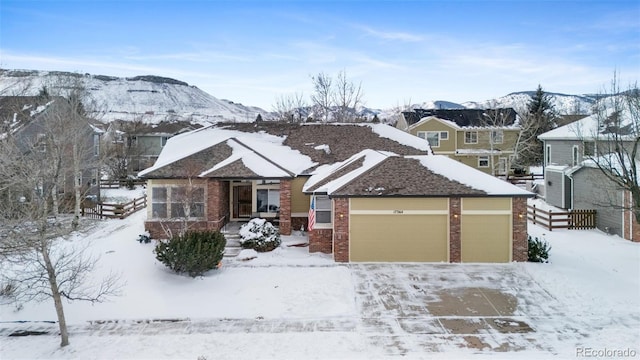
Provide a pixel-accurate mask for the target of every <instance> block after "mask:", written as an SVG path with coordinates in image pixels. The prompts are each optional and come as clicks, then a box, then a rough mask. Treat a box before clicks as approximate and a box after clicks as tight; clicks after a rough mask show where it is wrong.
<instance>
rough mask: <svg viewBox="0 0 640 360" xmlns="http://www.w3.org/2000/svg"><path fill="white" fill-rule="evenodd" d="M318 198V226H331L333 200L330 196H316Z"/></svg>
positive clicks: (316, 204) (316, 205)
mask: <svg viewBox="0 0 640 360" xmlns="http://www.w3.org/2000/svg"><path fill="white" fill-rule="evenodd" d="M315 197H316V203H315V207H316V225H322V224H324V225H329V224H331V213H332V211H331V210H332V209H331V199H329V196H328V195H315Z"/></svg>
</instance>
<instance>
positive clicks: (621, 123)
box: [538, 106, 640, 141]
mask: <svg viewBox="0 0 640 360" xmlns="http://www.w3.org/2000/svg"><path fill="white" fill-rule="evenodd" d="M619 109H620V110H619V111H615V110H614V108H612V107H609V108H606V109H605V110H602V111H601V113H596V114H593V115H590V116H587V117H585V118H583V119H581V120H577V121H574V122H572V123H570V124H567V125H564V126H560V127H557V128H555V129H553V130H550V131H547V132H545V133H543V134H540V135H538V139H540V140H543V141H544V140H595V139H600V140H603V139H606V138H607V135H608V133H611V132H616V133H617V134H619V135H622V136H628V137H629V140H633V139H635V137H636V136H638V132H639V131H640V129H638V128H636V127H637V124H634V122H637V119H635V120H634V119H633V118H634V116H633V115H631V114H630V111H629V109H628V107H624V106H623V107H619Z"/></svg>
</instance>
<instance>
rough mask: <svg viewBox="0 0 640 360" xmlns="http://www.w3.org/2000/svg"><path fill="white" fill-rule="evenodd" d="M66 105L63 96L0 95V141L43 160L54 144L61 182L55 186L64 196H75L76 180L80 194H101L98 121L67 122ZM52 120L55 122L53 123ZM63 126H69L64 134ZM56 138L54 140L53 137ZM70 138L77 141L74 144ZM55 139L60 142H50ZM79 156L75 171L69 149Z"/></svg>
mask: <svg viewBox="0 0 640 360" xmlns="http://www.w3.org/2000/svg"><path fill="white" fill-rule="evenodd" d="M68 108H69V105H68V102H67V101H66V99H64V98H63V97H58V96H54V97H46V98H45V97H39V96H3V97H0V124H2V128H1V130H2V131H0V141H1V140H9V139H12V140H14V141H16V144H17V145H18V147H19V148H20V149H21V151H22V152H23V153H25V154H26V153H32V152H34V151H37V152H39V153H42V154H43V156H42V158H43V159H47V158H48V157H47V156H46V155H45V154H46V153H47V152H48V151H52V149H53V148H54V147H55V148H56V149H57V150H56V151H59V152H60V154H61V156H62V162H63V165H62V166H63V169H62V174H61V178H62V179H63V181H62V183H63V184H62V185H63V186H59V187H58V191H59V193H60V194H64V196H65V197H73V196H74V187H75V183H76V182H77V183H79V184H82V185H81V193H82V194H83V196H91V197H93V198H99V197H100V185H99V178H100V177H99V161H98V160H99V157H100V155H101V147H100V143H101V136H102V135H103V133H104V130H103V129H102V128H101V124H100V123H98V122H96V121H94V120H90V119H79V120H78V121H79V122H78V123H71V122H68V121H67V120H66V119H65V118H64V117H65V116H66V115H65V114H67V113H68V112H69V109H68ZM52 122H54V123H55V124H56V125H54V126H52V125H51V123H52ZM62 126H68V127H69V128H68V129H67V130H68V131H71V132H73V135H70V134H67V133H65V131H67V130H65V129H63V128H61V127H62ZM54 138H55V139H54ZM73 139H77V140H78V143H76V144H73V141H74V140H73ZM51 141H57V142H60V141H61V144H53V143H51ZM74 145H75V149H76V151H77V153H78V154H79V155H80V157H81V160H80V166H79V167H80V172H79V173H78V174H74V169H73V168H74V167H73V160H72V151H73V150H72V149H73V148H74Z"/></svg>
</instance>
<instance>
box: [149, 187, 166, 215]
mask: <svg viewBox="0 0 640 360" xmlns="http://www.w3.org/2000/svg"><path fill="white" fill-rule="evenodd" d="M151 216H152V217H153V218H154V219H166V218H167V188H165V187H154V188H151Z"/></svg>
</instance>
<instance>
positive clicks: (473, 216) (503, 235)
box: [140, 122, 533, 262]
mask: <svg viewBox="0 0 640 360" xmlns="http://www.w3.org/2000/svg"><path fill="white" fill-rule="evenodd" d="M354 139H357V141H354ZM140 176H141V177H145V178H147V179H148V183H147V191H148V197H149V199H151V205H150V206H149V207H148V217H147V221H146V222H145V228H146V229H147V230H148V231H149V232H150V233H151V235H152V237H155V238H162V237H166V233H167V230H170V231H179V229H180V228H181V227H183V226H184V225H185V224H186V225H188V226H189V228H192V229H193V228H202V229H221V228H222V227H223V226H224V224H226V223H227V222H230V221H246V220H248V219H250V218H252V217H258V216H259V217H263V218H272V219H273V220H276V219H277V220H278V222H277V223H278V225H279V230H280V233H282V234H285V235H288V234H291V232H292V230H301V229H302V230H305V231H308V236H309V251H310V252H324V253H329V254H333V256H334V259H335V260H336V261H338V262H362V261H394V262H416V261H417V262H508V261H526V260H527V240H526V236H527V233H526V228H527V220H526V198H527V197H530V196H532V195H533V194H531V193H529V192H526V191H524V190H522V189H520V188H517V187H515V186H513V185H511V184H509V183H507V182H504V181H502V180H500V179H497V178H495V177H493V176H490V175H487V174H485V173H483V172H480V171H477V170H475V169H473V168H470V167H468V166H465V165H464V164H461V163H459V162H456V161H454V160H452V159H449V158H447V157H446V156H436V155H433V154H432V153H431V152H430V149H429V146H428V144H427V143H426V142H425V141H423V140H421V139H419V138H417V137H415V136H411V135H410V134H407V133H405V132H403V131H400V130H397V129H395V128H393V127H391V126H387V125H383V124H285V123H268V122H265V123H259V124H258V123H249V124H237V123H234V124H218V125H215V126H211V127H207V128H203V129H198V130H195V131H192V132H189V133H186V134H181V135H178V136H175V137H173V138H171V139H169V140H168V141H167V144H166V146H165V147H164V149H163V151H162V153H161V154H160V157H159V158H158V160H157V161H156V163H155V164H154V166H153V167H151V168H149V169H146V170H144V171H143V172H141V173H140ZM310 216H311V217H310ZM310 219H313V221H311V224H310Z"/></svg>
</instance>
